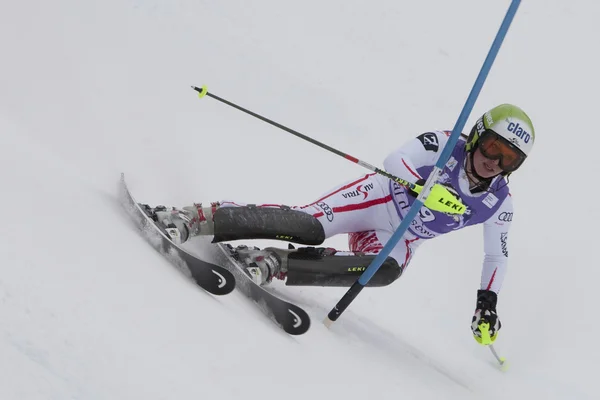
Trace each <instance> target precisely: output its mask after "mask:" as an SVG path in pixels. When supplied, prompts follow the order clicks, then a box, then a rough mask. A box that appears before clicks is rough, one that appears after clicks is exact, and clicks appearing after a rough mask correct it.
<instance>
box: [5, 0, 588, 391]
mask: <svg viewBox="0 0 600 400" xmlns="http://www.w3.org/2000/svg"><path fill="white" fill-rule="evenodd" d="M508 5H509V1H508V0H507V1H493V2H492V1H488V2H481V1H475V0H461V1H458V2H445V1H441V0H426V1H420V2H405V1H392V0H383V1H379V2H360V1H342V0H332V1H328V2H320V1H314V0H307V1H304V2H282V1H273V0H263V1H260V2H245V1H241V0H234V1H228V2H206V1H191V0H179V1H171V2H164V1H157V0H148V1H141V0H129V1H125V2H123V1H116V0H105V1H87V2H81V1H74V0H57V1H55V2H44V1H31V2H5V4H3V7H2V12H1V13H0V49H2V57H1V59H0V145H1V148H2V150H1V151H0V153H1V156H0V188H2V189H1V190H2V195H1V196H0V206H1V209H2V210H3V213H2V219H1V223H0V230H1V232H2V239H3V240H2V241H1V243H0V354H1V357H0V398H1V399H67V398H72V399H125V398H145V399H188V398H221V399H233V398H238V397H239V396H248V395H251V396H253V397H256V398H261V399H279V398H281V397H282V396H285V398H287V399H306V398H309V397H310V398H325V397H334V398H346V399H363V398H365V397H366V396H370V397H373V398H379V399H398V398H406V399H434V398H435V399H440V398H443V399H465V398H473V399H474V398H481V397H483V396H486V398H492V399H495V398H498V399H501V398H502V399H506V398H531V397H532V396H533V397H536V398H537V397H542V396H543V397H544V398H547V399H567V398H568V399H595V398H598V397H600V391H599V390H598V388H597V386H596V385H595V382H594V378H595V371H596V370H597V368H596V367H595V365H594V361H595V360H596V359H598V357H599V356H600V354H599V353H600V352H599V351H598V347H597V346H596V343H595V341H594V338H595V335H594V334H595V332H596V330H597V329H598V328H600V323H599V322H598V319H597V318H596V308H595V303H596V294H595V282H597V281H598V280H599V279H600V272H598V271H599V270H598V268H597V265H596V264H597V262H596V261H594V260H596V258H597V257H596V256H595V252H594V247H595V245H596V238H595V235H594V228H595V226H596V223H597V221H598V220H599V217H600V215H599V214H600V213H599V211H598V209H597V208H596V207H595V204H594V199H595V197H596V196H597V194H598V190H597V189H596V188H595V180H594V179H593V178H594V175H593V174H594V172H595V171H597V170H598V167H597V165H596V163H595V157H596V153H597V151H596V149H595V145H596V144H600V140H599V139H598V138H597V135H595V132H594V129H593V128H591V129H590V128H589V123H591V122H592V121H593V118H594V115H595V111H596V110H595V107H596V105H597V99H596V94H597V93H598V89H599V87H598V86H599V84H598V78H597V71H598V70H599V69H600V62H599V59H598V57H597V55H596V52H595V51H593V49H594V48H595V47H596V44H597V38H598V37H599V35H600V28H598V26H597V24H596V23H595V16H596V15H598V12H599V11H600V6H599V5H598V4H597V2H594V1H591V0H573V1H571V2H558V1H550V0H547V1H541V0H537V1H536V0H530V1H524V2H523V4H522V5H521V7H520V9H519V12H518V13H517V16H516V19H515V21H514V23H513V26H512V28H511V30H510V31H509V34H508V36H507V38H506V40H505V42H504V45H503V48H502V49H501V51H500V54H499V56H498V59H497V61H496V63H495V65H494V67H493V68H492V71H491V73H490V76H489V78H488V80H487V83H486V85H485V86H484V88H483V91H482V93H481V96H480V98H479V100H478V102H477V103H476V105H475V109H474V110H473V113H472V114H471V117H470V118H469V122H468V126H470V125H471V124H472V123H473V122H474V121H475V119H476V118H477V116H478V115H480V114H481V113H483V112H484V111H485V110H486V109H488V108H490V107H492V106H494V105H496V104H499V103H503V102H512V103H515V104H518V105H520V106H521V107H523V108H524V109H525V110H527V111H528V113H529V114H530V116H531V117H532V119H533V121H534V124H535V126H536V130H537V134H538V135H537V139H538V141H537V144H536V149H535V150H534V152H533V153H532V156H531V157H530V159H529V160H528V161H527V162H526V163H525V165H524V166H523V168H522V170H520V171H519V173H518V174H515V176H514V178H513V179H512V182H511V189H512V194H513V198H514V200H515V204H516V213H515V219H514V222H513V230H512V233H511V243H510V254H511V261H510V271H509V273H508V275H507V279H506V281H505V285H504V288H503V291H502V293H501V295H500V300H499V309H498V311H499V315H500V317H501V319H502V322H503V325H504V326H503V329H502V333H501V336H500V338H499V340H498V342H497V349H498V350H499V352H500V353H501V354H502V355H504V356H506V357H507V358H508V359H509V361H510V362H511V368H510V370H509V371H507V372H505V373H502V372H500V371H499V370H498V369H497V368H496V367H495V365H494V360H493V358H492V355H491V354H490V353H489V351H488V350H487V349H485V348H483V347H481V346H479V345H477V344H476V343H475V341H474V340H473V339H472V337H471V334H470V330H469V324H470V319H471V315H472V312H473V307H474V297H475V291H476V289H477V287H478V285H479V274H480V262H481V256H482V252H481V250H480V249H481V247H482V240H481V228H480V227H475V228H471V229H467V230H464V231H460V232H455V233H453V234H452V235H448V236H447V237H442V238H439V239H436V240H435V241H432V242H430V243H428V244H425V245H423V246H422V247H421V248H420V249H419V252H418V253H417V255H416V257H415V258H414V260H413V262H412V263H411V265H410V268H409V269H408V270H407V271H406V273H405V275H404V276H403V277H402V278H401V279H400V280H399V281H397V282H395V283H394V284H393V285H391V286H389V287H386V288H381V289H369V290H365V291H363V293H361V295H360V296H359V298H358V299H357V300H356V301H355V302H354V303H353V304H352V305H351V307H350V308H349V309H348V310H347V311H346V313H344V315H343V316H342V317H341V319H340V320H339V321H338V322H337V323H336V324H335V325H334V327H333V329H332V330H327V329H326V328H325V327H324V326H323V325H322V324H321V323H320V320H322V319H323V317H324V316H325V315H326V313H327V312H328V311H329V309H330V308H331V307H332V306H333V305H334V304H335V302H336V301H337V300H338V299H339V298H340V297H341V296H342V295H343V293H344V291H345V290H344V289H330V288H286V287H285V286H283V285H280V284H276V285H274V286H275V287H274V288H273V289H274V290H276V291H277V292H278V293H281V294H282V295H284V296H286V297H287V298H289V299H291V300H292V301H294V302H296V303H297V304H299V305H300V306H303V307H305V308H306V309H307V311H308V312H309V313H310V314H311V316H312V318H313V326H312V328H311V330H310V331H309V332H308V333H307V334H306V335H303V336H301V337H291V336H288V335H286V334H284V333H282V332H280V331H279V330H278V329H277V328H276V327H274V326H273V325H272V323H271V322H270V321H268V320H267V319H265V318H264V317H263V316H262V315H261V314H260V313H259V312H258V311H257V310H256V308H255V307H254V306H253V305H251V304H249V302H248V301H247V300H246V299H245V298H243V297H241V295H239V294H237V293H234V294H232V295H230V296H226V297H222V298H216V297H213V296H211V295H209V294H207V293H204V292H203V291H201V290H200V289H198V288H197V287H196V286H195V285H194V284H192V283H191V282H190V281H188V280H187V279H186V278H185V277H184V276H183V275H182V274H181V273H180V272H179V271H177V270H176V269H174V268H173V267H171V266H170V265H169V264H168V263H167V262H166V261H164V260H163V259H162V258H161V257H160V256H159V255H157V254H156V253H155V252H153V251H152V250H151V248H150V247H149V246H148V245H147V244H146V243H145V242H144V241H143V239H141V238H140V237H139V235H138V234H137V233H136V231H135V229H134V228H133V227H132V226H131V224H130V223H128V221H127V220H126V219H125V215H124V213H123V212H122V210H121V209H120V207H119V205H118V203H117V201H116V187H117V182H118V179H119V173H120V172H125V173H126V174H127V176H128V180H129V184H130V187H131V188H132V190H133V192H134V194H135V195H136V197H137V198H138V199H139V200H143V201H145V202H148V203H151V204H158V203H160V204H167V205H185V204H188V203H191V202H193V201H198V202H199V201H211V200H220V199H234V200H239V201H247V202H278V203H284V204H290V205H291V204H305V203H307V202H310V201H312V200H314V199H316V198H317V196H319V195H320V194H321V193H322V192H324V191H326V190H327V189H329V188H330V187H332V186H334V185H337V184H338V183H340V182H342V181H345V180H347V179H352V178H354V177H356V176H360V175H361V174H363V173H365V172H366V171H364V170H362V169H361V168H360V167H358V166H356V165H354V164H352V163H348V162H346V161H344V160H342V159H341V158H339V157H336V156H334V155H332V154H330V153H327V152H326V151H324V150H322V149H319V148H316V147H314V146H312V145H310V144H308V143H305V142H303V141H301V140H300V139H298V138H295V137H293V136H291V135H289V134H287V133H285V132H283V131H280V130H277V129H276V128H274V127H271V126H269V125H266V124H264V123H263V122H261V121H258V120H256V119H253V118H251V117H249V116H247V115H245V114H242V113H240V112H238V111H235V110H233V109H231V108H229V107H226V106H225V105H223V104H220V103H218V102H215V101H214V100H211V99H203V100H199V99H198V98H197V97H196V96H195V93H194V92H193V91H192V90H191V89H190V85H203V84H207V85H208V87H209V90H211V91H212V92H214V93H215V94H217V95H219V96H222V97H225V98H227V99H229V100H231V101H234V102H237V103H239V104H241V105H243V106H245V107H248V108H250V109H252V110H254V111H256V112H259V113H263V114H264V115H265V116H268V117H270V118H272V119H274V120H276V121H278V122H280V123H283V124H285V125H287V126H290V127H292V128H294V129H297V130H299V131H301V132H303V133H306V134H308V135H311V136H313V137H315V138H316V139H318V140H321V141H323V142H325V143H327V144H329V145H331V146H334V147H339V148H340V149H341V150H343V151H345V152H348V153H350V154H352V155H355V156H357V157H359V158H361V159H364V160H366V161H368V162H370V163H372V164H375V165H380V164H381V161H382V160H383V158H384V157H385V155H386V154H387V153H388V152H389V151H390V150H392V149H393V148H394V147H396V146H398V145H400V144H401V143H403V142H404V141H405V140H407V139H409V138H411V137H413V136H415V135H417V134H419V133H421V132H423V131H426V130H431V129H451V128H452V126H453V125H454V123H455V121H456V118H457V116H458V114H459V112H460V110H461V107H462V106H463V104H464V101H465V99H466V96H467V95H468V92H469V90H470V88H471V85H472V84H473V82H474V80H475V77H476V75H477V73H478V71H479V68H480V66H481V63H482V61H483V59H484V57H485V55H486V54H487V51H488V49H489V45H490V44H491V41H492V39H493V37H494V35H495V34H496V31H497V29H498V26H499V24H500V22H501V20H502V18H503V16H504V13H505V11H506V9H507V8H508ZM592 126H593V125H592ZM259 244H266V242H259ZM327 244H329V245H331V246H336V247H339V248H343V247H344V246H345V245H346V243H345V238H342V237H340V238H334V239H331V240H330V241H328V242H327Z"/></svg>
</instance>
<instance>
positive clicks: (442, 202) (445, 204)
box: [192, 85, 467, 214]
mask: <svg viewBox="0 0 600 400" xmlns="http://www.w3.org/2000/svg"><path fill="white" fill-rule="evenodd" d="M192 89H194V90H195V91H196V92H198V97H200V98H203V97H204V96H208V97H211V98H213V99H215V100H218V101H220V102H222V103H224V104H227V105H228V106H231V107H233V108H235V109H238V110H240V111H243V112H245V113H246V114H249V115H252V116H253V117H255V118H258V119H260V120H261V121H265V122H266V123H268V124H271V125H273V126H276V127H277V128H279V129H282V130H284V131H286V132H289V133H291V134H292V135H295V136H297V137H299V138H301V139H304V140H306V141H308V142H310V143H312V144H315V145H317V146H319V147H321V148H323V149H325V150H328V151H330V152H332V153H334V154H337V155H338V156H340V157H343V158H345V159H346V160H349V161H352V162H353V163H356V164H358V165H360V166H361V167H364V168H366V169H368V170H370V171H373V172H375V173H377V174H379V175H383V176H385V177H387V178H389V179H391V180H392V181H394V182H396V183H398V184H400V185H402V186H405V187H407V188H409V189H411V190H413V191H414V192H415V193H417V194H420V193H421V192H422V191H423V186H421V185H417V184H415V183H411V182H409V181H406V180H404V179H402V178H398V177H397V176H394V175H392V174H390V173H389V172H387V171H384V170H382V169H379V168H377V167H374V166H373V165H371V164H369V163H367V162H364V161H362V160H359V159H358V158H356V157H353V156H351V155H349V154H346V153H344V152H342V151H340V150H338V149H335V148H333V147H331V146H328V145H326V144H324V143H321V142H319V141H318V140H315V139H313V138H311V137H309V136H306V135H304V134H302V133H300V132H298V131H295V130H293V129H291V128H288V127H287V126H284V125H281V124H280V123H277V122H275V121H273V120H271V119H269V118H266V117H263V116H262V115H260V114H257V113H255V112H253V111H250V110H248V109H246V108H244V107H241V106H239V105H237V104H235V103H232V102H231V101H229V100H225V99H223V98H221V97H219V96H217V95H214V94H212V93H210V92H209V91H208V89H207V88H206V85H205V86H202V87H201V88H199V87H197V86H192ZM430 195H431V196H430ZM428 196H430V197H431V198H430V199H429V201H427V199H428ZM423 201H424V202H426V203H425V204H426V205H427V207H428V208H430V209H431V210H434V211H440V212H445V213H449V214H464V212H465V211H466V209H467V208H466V207H465V205H464V204H463V203H462V202H461V201H460V199H456V198H455V197H454V196H453V195H451V194H450V192H449V191H448V189H447V188H445V187H443V186H436V187H435V188H433V189H431V188H430V189H429V190H428V191H427V193H426V194H425V195H424V197H423Z"/></svg>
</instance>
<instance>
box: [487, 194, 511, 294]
mask: <svg viewBox="0 0 600 400" xmlns="http://www.w3.org/2000/svg"><path fill="white" fill-rule="evenodd" d="M512 216H513V204H512V198H511V197H510V195H509V196H508V197H507V198H506V199H505V200H504V202H503V203H502V205H501V206H500V208H499V209H498V210H497V211H496V213H495V214H494V215H493V216H492V217H491V218H490V219H488V220H487V221H486V222H485V223H484V225H483V235H484V237H483V241H484V252H485V257H484V259H483V270H482V272H481V287H480V288H481V289H482V290H491V291H493V292H495V293H496V294H498V293H499V292H500V288H501V287H502V282H503V281H504V276H505V275H506V268H507V264H508V235H509V233H508V231H509V229H510V224H511V221H512Z"/></svg>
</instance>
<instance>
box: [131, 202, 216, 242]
mask: <svg viewBox="0 0 600 400" xmlns="http://www.w3.org/2000/svg"><path fill="white" fill-rule="evenodd" d="M141 206H142V208H143V209H144V210H145V211H146V213H147V214H148V215H149V216H150V217H151V218H152V219H153V220H154V222H155V223H156V224H157V225H158V226H160V227H161V228H163V229H164V230H165V232H166V234H167V235H168V236H169V239H171V241H172V242H173V243H175V244H183V243H185V242H187V241H188V240H189V238H191V237H193V236H198V235H214V233H215V226H214V223H213V214H214V212H215V211H216V210H217V208H218V207H219V203H211V205H210V207H202V204H201V203H199V204H194V205H193V206H187V207H183V208H175V207H170V208H167V207H165V206H156V207H154V208H152V207H150V206H148V205H147V204H141Z"/></svg>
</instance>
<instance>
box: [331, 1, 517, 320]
mask: <svg viewBox="0 0 600 400" xmlns="http://www.w3.org/2000/svg"><path fill="white" fill-rule="evenodd" d="M520 2H521V1H520V0H512V2H511V4H510V6H509V8H508V10H507V12H506V15H505V17H504V20H503V21H502V24H501V25H500V29H499V30H498V33H497V34H496V37H495V39H494V41H493V43H492V46H491V48H490V50H489V52H488V55H487V57H486V58H485V61H484V62H483V65H482V66H481V70H480V71H479V75H478V76H477V79H476V80H475V83H474V84H473V88H472V89H471V92H470V93H469V96H468V98H467V101H466V102H465V105H464V106H463V109H462V111H461V112H460V115H459V116H458V120H457V121H456V124H455V125H454V128H453V129H452V134H451V135H450V137H449V138H448V142H447V143H446V146H445V147H444V150H443V151H442V154H440V158H439V159H438V161H437V163H436V164H435V167H434V168H433V170H432V171H431V174H430V175H429V177H428V178H427V181H426V182H425V186H424V187H423V190H422V191H421V193H420V194H419V195H418V196H417V198H416V199H415V201H414V202H413V204H412V206H411V207H410V209H409V210H408V212H407V214H406V216H405V217H404V219H403V220H402V222H401V223H400V226H398V228H397V229H396V231H395V232H394V233H393V234H392V237H391V238H390V239H389V240H388V242H387V243H386V244H385V246H384V247H383V249H382V250H381V252H379V254H377V256H376V257H375V259H374V260H373V261H371V264H370V265H369V266H368V267H367V269H366V270H365V271H364V272H363V273H362V274H361V276H360V277H359V278H358V280H357V281H356V282H355V283H354V284H353V285H352V286H351V287H350V289H349V290H348V291H347V292H346V294H344V296H343V297H342V298H341V299H340V301H339V302H338V303H337V304H336V305H335V306H334V307H333V308H332V309H331V311H330V312H329V314H328V315H327V317H326V318H325V320H324V321H323V323H324V324H325V325H326V326H328V327H329V326H331V324H332V323H333V322H334V321H336V320H337V319H338V318H339V317H340V315H341V314H342V313H343V312H344V310H346V308H347V307H348V306H349V305H350V303H352V301H354V299H355V298H356V296H358V295H359V293H360V292H361V291H362V289H363V288H364V287H365V285H366V284H367V283H368V282H369V280H370V279H371V278H372V277H373V275H375V273H376V272H377V271H378V270H379V268H380V267H381V265H382V264H383V262H384V261H385V259H386V258H387V257H388V256H389V254H390V253H391V252H392V249H393V248H394V247H396V244H397V243H398V242H399V241H400V239H401V238H402V236H403V235H404V233H405V232H406V230H407V229H408V227H409V226H410V224H411V223H412V220H413V219H414V218H415V216H416V215H417V212H418V211H419V210H420V209H421V207H422V206H423V204H424V200H423V199H424V197H426V196H427V194H428V192H429V191H430V190H431V188H432V187H433V185H434V184H435V183H436V182H437V180H438V177H439V176H440V175H441V174H442V172H443V168H444V166H445V165H446V162H448V159H449V158H450V155H451V154H452V150H453V149H454V146H455V145H456V142H457V141H458V138H459V137H460V133H461V131H462V129H463V127H464V126H465V123H466V121H467V118H468V117H469V114H470V113H471V110H472V109H473V105H474V104H475V101H476V100H477V97H478V96H479V92H480V91H481V88H482V87H483V84H484V83H485V80H486V78H487V75H488V73H489V71H490V69H491V67H492V64H493V63H494V60H495V58H496V55H497V54H498V51H499V50H500V46H501V45H502V42H503V41H504V37H505V36H506V33H507V31H508V28H509V27H510V24H511V22H512V20H513V18H514V16H515V14H516V12H517V8H518V7H519V4H520Z"/></svg>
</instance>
